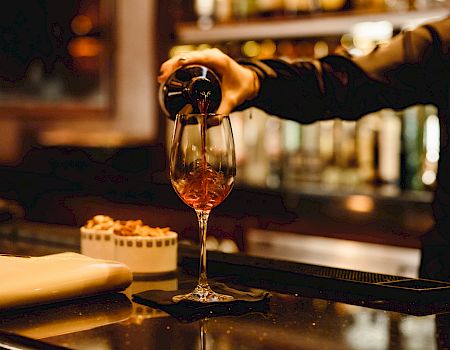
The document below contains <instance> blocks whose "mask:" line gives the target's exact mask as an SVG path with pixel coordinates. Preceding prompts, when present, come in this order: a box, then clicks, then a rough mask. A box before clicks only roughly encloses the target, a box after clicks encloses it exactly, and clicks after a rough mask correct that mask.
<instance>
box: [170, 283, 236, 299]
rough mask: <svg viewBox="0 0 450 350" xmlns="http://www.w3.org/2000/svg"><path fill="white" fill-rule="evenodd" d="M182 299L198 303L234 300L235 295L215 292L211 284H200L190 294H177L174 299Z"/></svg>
mask: <svg viewBox="0 0 450 350" xmlns="http://www.w3.org/2000/svg"><path fill="white" fill-rule="evenodd" d="M182 300H190V301H195V302H198V303H217V302H229V301H233V300H234V297H233V296H231V295H226V294H220V293H216V292H214V291H213V290H212V289H211V287H210V286H209V285H206V286H201V285H198V286H197V287H195V289H194V290H193V291H192V292H190V293H188V294H181V295H175V296H174V297H173V298H172V301H173V302H175V303H177V302H179V301H182Z"/></svg>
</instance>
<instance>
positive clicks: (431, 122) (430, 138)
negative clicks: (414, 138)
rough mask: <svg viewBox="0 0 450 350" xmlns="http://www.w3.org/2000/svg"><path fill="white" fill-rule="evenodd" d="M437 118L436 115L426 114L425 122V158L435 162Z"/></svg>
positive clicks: (437, 144)
mask: <svg viewBox="0 0 450 350" xmlns="http://www.w3.org/2000/svg"><path fill="white" fill-rule="evenodd" d="M439 134H440V130H439V118H438V117H437V116H436V115H430V116H428V118H427V120H426V122H425V148H426V158H427V160H428V161H429V162H432V163H435V162H437V161H438V160H439V147H440V142H439V137H440V136H439Z"/></svg>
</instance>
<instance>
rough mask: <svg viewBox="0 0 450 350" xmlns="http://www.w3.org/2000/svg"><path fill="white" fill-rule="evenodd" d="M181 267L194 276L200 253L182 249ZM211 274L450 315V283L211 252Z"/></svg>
mask: <svg viewBox="0 0 450 350" xmlns="http://www.w3.org/2000/svg"><path fill="white" fill-rule="evenodd" d="M179 264H180V266H181V268H183V269H184V270H185V271H187V272H188V273H192V274H194V275H195V273H196V271H197V269H198V251H197V250H196V249H194V248H192V247H185V246H180V249H179ZM208 275H209V276H211V277H227V278H229V279H231V280H232V281H233V282H234V283H242V284H244V285H246V286H251V287H255V288H262V289H267V290H272V291H276V292H281V293H305V292H307V294H308V295H315V296H318V297H322V298H327V299H334V300H338V301H345V302H351V303H358V302H359V303H360V304H363V305H368V304H369V303H370V305H371V306H373V305H376V306H377V307H378V308H391V309H392V308H396V309H398V310H399V311H401V312H404V313H409V314H414V315H426V314H434V313H440V312H450V283H447V282H443V281H433V280H426V279H420V278H408V277H402V276H395V275H387V274H378V273H372V272H364V271H357V270H349V269H340V268H333V267H327V266H320V265H312V264H304V263H297V262H289V261H280V260H274V259H267V258H260V257H251V256H248V255H245V254H240V253H238V254H226V253H221V252H217V251H209V252H208Z"/></svg>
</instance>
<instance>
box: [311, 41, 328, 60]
mask: <svg viewBox="0 0 450 350" xmlns="http://www.w3.org/2000/svg"><path fill="white" fill-rule="evenodd" d="M326 55H328V44H327V43H326V42H325V41H318V42H316V43H315V44H314V57H315V58H322V57H324V56H326Z"/></svg>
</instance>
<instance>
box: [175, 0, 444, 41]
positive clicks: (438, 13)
mask: <svg viewBox="0 0 450 350" xmlns="http://www.w3.org/2000/svg"><path fill="white" fill-rule="evenodd" d="M449 12H450V6H448V5H447V6H442V7H439V8H433V9H422V10H417V11H396V12H369V13H368V12H354V11H348V12H340V13H334V14H324V13H322V14H315V15H309V16H301V17H296V18H283V19H274V20H254V21H248V22H233V23H226V24H217V25H215V26H214V27H213V28H211V29H208V30H202V29H200V28H199V27H198V26H197V25H196V24H195V23H180V24H178V25H177V26H176V36H177V40H178V42H179V43H182V44H197V43H217V42H224V41H233V40H246V39H253V40H258V39H267V38H271V39H281V38H299V37H315V36H329V35H336V34H344V33H348V32H350V31H351V30H352V28H353V26H354V25H355V24H356V23H359V22H366V21H385V20H387V21H390V22H391V23H392V24H393V25H394V27H395V28H403V27H405V26H407V25H414V24H417V23H420V22H424V21H429V20H435V19H440V18H443V17H445V16H447V15H449Z"/></svg>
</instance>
